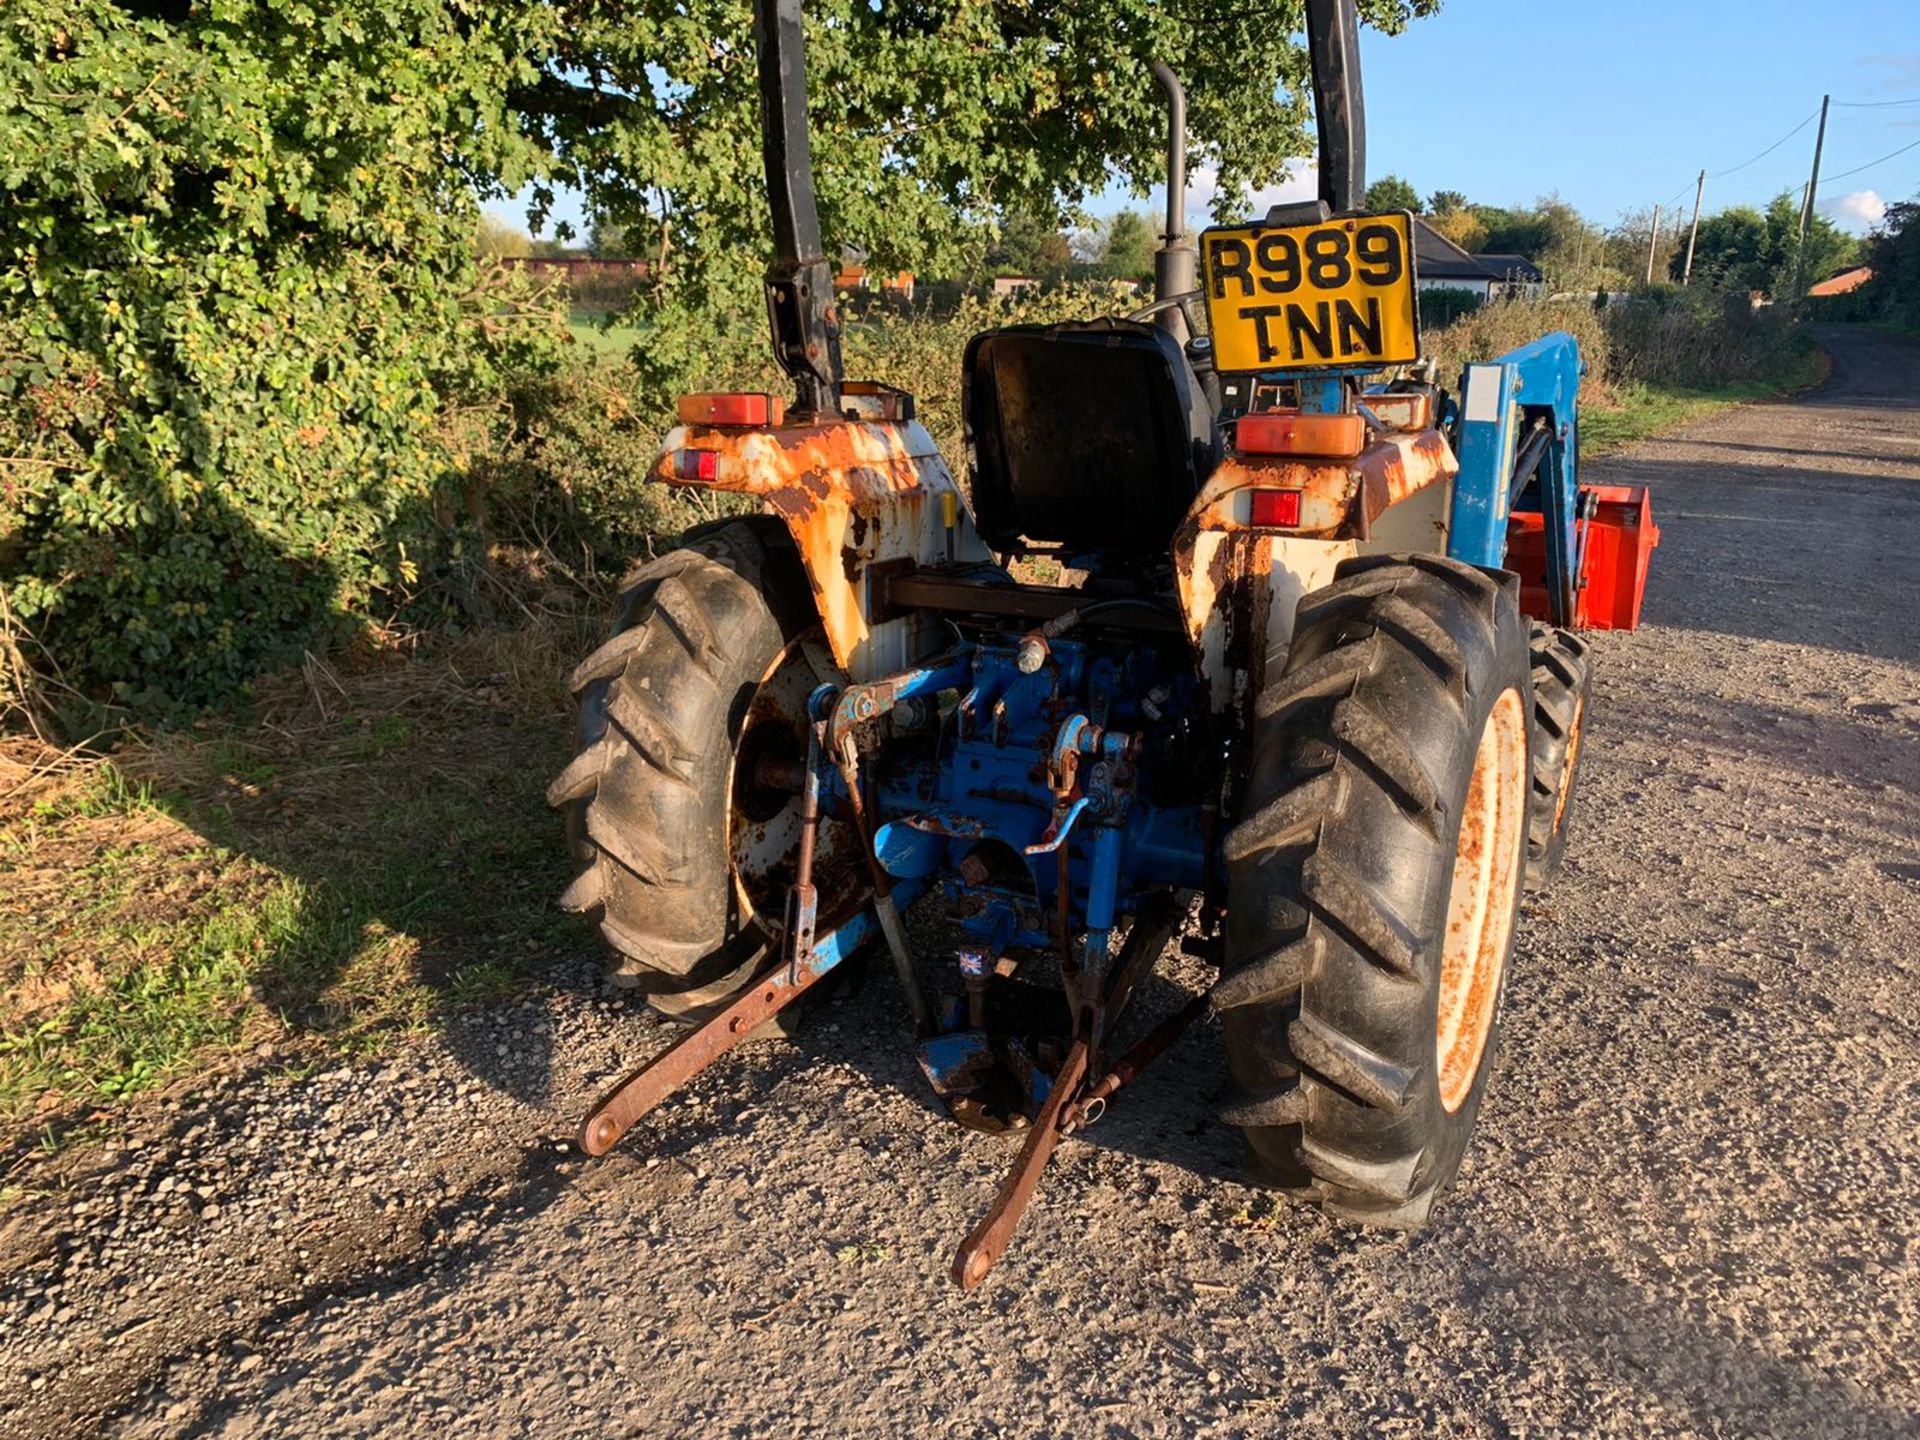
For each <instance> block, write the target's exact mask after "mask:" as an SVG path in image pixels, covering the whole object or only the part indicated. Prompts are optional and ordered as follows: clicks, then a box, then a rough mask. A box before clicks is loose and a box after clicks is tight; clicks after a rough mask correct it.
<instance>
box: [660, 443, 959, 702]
mask: <svg viewBox="0 0 1920 1440" xmlns="http://www.w3.org/2000/svg"><path fill="white" fill-rule="evenodd" d="M709 457H710V458H709ZM651 473H652V478H653V479H655V480H658V481H660V482H661V483H663V484H667V485H682V486H697V487H700V488H704V489H709V490H725V491H731V492H733V493H735V494H741V495H754V496H758V497H759V498H760V500H761V501H762V502H763V504H764V507H765V509H766V511H767V512H768V513H769V514H773V515H778V516H779V517H780V518H781V519H782V520H783V521H785V522H786V526H787V529H788V531H789V532H790V533H791V534H792V536H793V542H794V544H795V546H796V547H798V549H799V551H800V559H801V563H802V564H803V565H804V566H805V568H806V572H807V580H808V583H809V584H810V585H811V586H812V587H813V596H814V601H815V603H816V604H817V605H818V606H819V609H820V619H821V622H822V624H823V626H824V627H825V630H826V635H827V643H828V645H829V646H830V647H831V648H832V650H833V658H834V659H835V660H836V661H838V662H839V663H840V665H841V666H842V667H844V668H845V669H846V671H847V672H848V674H849V675H851V676H852V678H853V679H854V680H855V681H865V680H872V679H878V678H880V677H881V676H883V675H887V674H891V673H893V672H894V671H896V670H900V669H904V668H905V667H906V666H907V665H909V664H911V663H912V662H913V661H915V660H918V659H920V658H922V656H923V655H924V653H925V647H924V646H923V645H922V644H921V640H922V637H921V635H920V633H919V632H920V629H921V627H922V624H923V622H922V618H921V617H919V616H915V615H908V616H903V617H901V618H898V619H892V620H887V621H883V622H875V621H874V620H873V618H872V603H871V590H872V583H873V578H874V573H875V570H876V568H877V567H884V566H887V565H889V564H902V563H918V564H933V563H937V562H941V561H946V560H960V561H981V560H991V559H992V558H993V557H992V555H991V554H990V552H989V551H988V549H987V547H986V544H985V543H984V542H983V541H982V540H981V539H980V536H979V534H978V532H977V531H975V529H974V527H973V517H972V514H971V513H970V512H969V511H968V509H967V506H966V502H965V499H964V497H963V496H962V495H961V493H960V488H959V486H958V485H957V484H955V482H954V478H953V474H952V472H951V471H949V470H948V469H947V465H946V462H945V461H944V460H943V459H941V457H940V452H939V450H938V448H937V447H936V446H935V445H934V443H933V437H932V436H931V435H929V434H928V433H927V431H926V428H925V427H924V426H922V425H921V424H920V423H919V422H918V421H915V420H906V421H896V420H839V421H832V422H829V423H826V424H805V425H781V426H777V427H774V428H768V429H751V430H746V429H732V428H722V427H717V426H711V425H680V426H676V427H675V428H674V429H672V430H670V431H669V432H668V433H667V436H666V439H665V441H664V442H663V444H662V447H661V452H660V455H659V457H658V459H656V460H655V461H654V466H653V470H652V472H651Z"/></svg>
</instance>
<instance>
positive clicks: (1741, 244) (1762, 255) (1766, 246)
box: [1668, 194, 1859, 298]
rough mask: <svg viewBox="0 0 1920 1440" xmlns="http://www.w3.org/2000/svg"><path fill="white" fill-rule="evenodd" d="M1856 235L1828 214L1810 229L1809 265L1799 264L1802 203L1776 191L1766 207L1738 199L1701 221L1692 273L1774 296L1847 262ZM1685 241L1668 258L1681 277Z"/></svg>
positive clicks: (1707, 280)
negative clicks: (1760, 207) (1758, 208)
mask: <svg viewBox="0 0 1920 1440" xmlns="http://www.w3.org/2000/svg"><path fill="white" fill-rule="evenodd" d="M1858 251H1859V247H1858V245H1857V244H1856V243H1855V241H1854V240H1853V238H1852V237H1851V236H1849V235H1847V234H1846V233H1845V232H1843V231H1841V230H1840V229H1839V228H1838V227H1837V226H1835V225H1834V223H1833V222H1832V221H1831V220H1829V219H1827V218H1826V217H1825V216H1824V215H1815V216H1814V217H1813V220H1812V223H1811V224H1810V225H1809V226H1808V229H1807V239H1806V257H1805V261H1806V263H1805V265H1804V266H1802V264H1801V242H1800V207H1799V204H1798V203H1797V202H1796V201H1795V199H1794V198H1793V196H1792V195H1791V194H1780V195H1776V196H1774V198H1773V200H1772V201H1771V202H1770V203H1769V204H1768V205H1767V208H1766V210H1765V211H1764V212H1762V211H1758V210H1755V209H1753V208H1752V207H1751V206H1747V205H1738V206H1734V207H1733V208H1732V209H1728V210H1722V211H1720V212H1719V213H1718V214H1716V215H1709V216H1707V217H1706V218H1705V219H1704V220H1702V221H1701V222H1700V234H1699V238H1698V239H1697V241H1696V242H1695V245H1694V258H1693V278H1694V280H1695V281H1696V282H1705V283H1707V284H1709V285H1714V286H1717V287H1720V288H1724V289H1729V290H1759V291H1764V292H1766V293H1767V294H1769V295H1772V296H1775V297H1776V298H1780V297H1785V296H1788V295H1790V294H1792V293H1793V286H1794V283H1795V280H1796V278H1799V279H1800V280H1801V283H1803V284H1811V283H1812V282H1813V281H1815V280H1817V279H1820V278H1822V277H1823V276H1826V275H1830V274H1832V273H1833V272H1834V271H1836V270H1839V269H1841V268H1843V267H1844V266H1845V265H1846V264H1847V263H1849V262H1850V261H1851V260H1852V259H1854V257H1855V256H1856V255H1857V254H1858ZM1685 265H1686V259H1685V250H1684V247H1683V248H1682V249H1681V251H1680V253H1678V254H1677V255H1676V256H1675V257H1674V258H1673V260H1672V261H1671V262H1670V263H1669V266H1668V274H1669V275H1671V276H1672V277H1673V278H1674V279H1678V278H1679V277H1680V275H1681V273H1682V271H1683V270H1684V269H1685Z"/></svg>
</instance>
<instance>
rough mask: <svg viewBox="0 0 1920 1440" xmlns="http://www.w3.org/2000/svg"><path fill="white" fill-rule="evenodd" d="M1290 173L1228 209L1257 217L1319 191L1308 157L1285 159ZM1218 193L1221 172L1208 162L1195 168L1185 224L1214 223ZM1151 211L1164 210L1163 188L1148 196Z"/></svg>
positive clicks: (1189, 183) (1317, 171)
mask: <svg viewBox="0 0 1920 1440" xmlns="http://www.w3.org/2000/svg"><path fill="white" fill-rule="evenodd" d="M1287 168H1288V170H1289V172H1290V173H1289V174H1288V176H1287V178H1286V179H1285V180H1282V181H1281V182H1280V183H1279V184H1278V185H1264V186H1262V187H1261V188H1260V189H1258V190H1255V191H1254V192H1253V193H1252V194H1243V195H1242V196H1241V198H1240V201H1239V203H1238V204H1236V205H1234V206H1233V208H1232V210H1231V211H1230V212H1229V213H1230V214H1231V215H1232V216H1233V217H1234V218H1235V219H1249V220H1257V219H1259V218H1260V217H1261V216H1262V215H1265V214H1266V213H1267V210H1268V207H1270V206H1273V205H1283V204H1286V203H1287V202H1289V201H1293V200H1311V199H1313V198H1314V197H1315V196H1317V195H1318V194H1319V193H1320V167H1319V164H1318V163H1317V162H1316V161H1314V160H1310V159H1298V160H1292V161H1289V162H1288V167H1287ZM1219 194H1220V172H1219V170H1217V169H1216V168H1214V167H1213V166H1211V165H1202V166H1199V167H1198V168H1196V169H1195V170H1194V172H1193V174H1192V175H1190V176H1189V177H1188V178H1187V223H1188V224H1189V225H1191V226H1192V227H1193V228H1194V229H1196V230H1204V229H1205V228H1206V227H1207V226H1209V225H1211V224H1212V223H1213V202H1214V200H1215V198H1216V197H1217V196H1218V195H1219ZM1148 206H1149V208H1150V211H1151V213H1152V214H1153V215H1154V216H1155V217H1156V218H1158V217H1159V216H1160V215H1162V214H1164V213H1165V212H1166V208H1167V192H1166V187H1165V186H1162V185H1156V186H1154V187H1153V192H1152V194H1151V195H1150V196H1149V198H1148Z"/></svg>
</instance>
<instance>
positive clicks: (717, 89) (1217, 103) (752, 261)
mask: <svg viewBox="0 0 1920 1440" xmlns="http://www.w3.org/2000/svg"><path fill="white" fill-rule="evenodd" d="M519 3H521V4H529V5H530V4H532V3H533V0H519ZM1436 7H1437V0H1360V11H1361V14H1362V16H1363V17H1364V18H1365V19H1366V20H1367V21H1368V22H1369V23H1370V24H1372V25H1373V26H1375V27H1376V28H1378V29H1381V30H1385V31H1388V32H1397V31H1398V30H1400V29H1401V28H1403V26H1404V25H1405V24H1406V23H1407V22H1408V20H1409V19H1411V18H1412V17H1414V16H1416V15H1424V14H1427V13H1430V12H1431V11H1433V10H1434V9H1435V8H1436ZM542 8H543V9H544V8H545V7H542ZM554 8H555V9H558V7H554ZM1303 10H1304V6H1303V4H1302V0H1287V3H1285V4H1283V5H1281V6H1280V7H1279V9H1278V10H1276V9H1274V8H1273V7H1266V8H1249V7H1247V6H1245V5H1242V4H1238V3H1229V0H1188V3H1184V4H1182V5H1179V6H1166V5H1163V4H1160V3H1158V0H1114V3H1112V4H1105V5H997V4H993V5H989V4H980V5H952V4H946V3H933V0H908V3H904V4H897V5H896V4H888V5H874V4H871V3H869V0H814V3H810V4H809V5H808V7H807V37H808V41H809V49H808V54H807V70H808V76H807V78H808V93H809V114H810V118H811V124H812V130H813V135H814V141H815V143H814V147H813V160H814V166H815V173H816V184H817V189H818V194H819V203H820V214H821V223H822V229H823V233H824V235H825V238H826V243H827V249H828V253H829V254H837V253H839V251H840V249H841V248H842V247H846V246H852V247H856V248H858V249H860V250H862V251H864V252H866V253H867V254H868V255H869V256H870V257H871V263H872V264H873V266H874V267H875V268H876V269H879V270H883V271H884V270H893V269H912V270H916V271H919V272H921V273H923V274H930V273H939V272H940V271H943V270H945V271H948V272H952V271H955V270H957V269H958V268H960V267H961V266H962V265H963V264H964V263H966V262H967V261H968V260H970V259H973V258H974V257H978V256H979V255H981V254H982V253H983V252H984V250H985V245H984V244H983V243H982V236H983V235H984V234H985V233H986V232H988V231H990V229H991V228H992V225H993V222H994V220H995V218H996V217H997V216H1000V215H1004V214H1007V213H1010V212H1012V211H1014V210H1019V209H1030V210H1032V211H1034V212H1035V213H1037V214H1039V215H1040V216H1042V217H1044V218H1046V219H1048V220H1050V221H1051V222H1053V223H1055V224H1059V223H1062V222H1064V221H1065V220H1067V219H1068V218H1070V217H1071V216H1072V215H1073V214H1074V213H1076V212H1077V210H1078V209H1079V207H1081V206H1082V205H1084V203H1085V202H1086V201H1087V200H1089V199H1090V198H1092V197H1093V196H1095V195H1098V194H1099V193H1101V192H1102V191H1103V190H1105V189H1106V188H1107V187H1108V185H1109V184H1110V183H1112V180H1113V178H1114V176H1115V175H1116V174H1117V175H1118V176H1120V177H1121V178H1122V179H1123V180H1124V181H1126V182H1128V183H1131V184H1132V185H1133V186H1135V187H1137V188H1138V189H1139V190H1140V191H1142V192H1144V190H1145V189H1146V188H1148V187H1150V186H1151V185H1153V184H1155V183H1157V182H1158V181H1159V180H1160V179H1161V178H1162V172H1163V170H1164V166H1165V160H1164V156H1163V154H1162V144H1163V137H1164V134H1165V130H1166V116H1165V110H1164V108H1163V102H1162V99H1161V97H1160V95H1159V92H1158V90H1157V89H1156V87H1155V86H1154V83H1153V80H1152V76H1151V73H1150V66H1151V63H1152V62H1153V61H1154V60H1156V59H1158V60H1164V61H1166V62H1167V63H1168V64H1170V65H1171V66H1172V67H1173V68H1174V70H1175V71H1176V72H1178V73H1179V74H1180V76H1181V77H1182V79H1184V80H1185V82H1186V86H1187V91H1188V94H1189V96H1190V97H1191V103H1190V108H1189V110H1188V115H1187V120H1188V128H1189V143H1190V149H1189V153H1190V154H1191V155H1193V156H1194V157H1196V160H1197V158H1198V157H1199V156H1203V155H1204V156H1205V157H1206V158H1207V163H1208V164H1209V165H1212V166H1215V167H1217V170H1218V176H1219V182H1218V197H1217V199H1216V201H1215V211H1216V213H1217V214H1218V215H1219V216H1220V217H1222V218H1229V217H1231V216H1232V215H1234V214H1235V213H1236V212H1237V211H1238V210H1239V209H1240V208H1241V205H1242V200H1243V197H1244V196H1245V194H1246V193H1247V192H1248V191H1249V190H1250V189H1252V188H1254V187H1257V186H1261V185H1268V184H1273V183H1276V182H1278V181H1279V180H1280V179H1282V178H1283V177H1284V174H1285V171H1286V167H1287V157H1288V156H1293V155H1300V154H1304V153H1306V152H1307V151H1308V150H1309V149H1310V148H1311V137H1310V134H1309V131H1308V119H1309V116H1310V108H1309V101H1308V97H1309V94H1310V92H1311V84H1310V78H1309V66H1308V63H1307V57H1306V52H1305V50H1304V48H1303V47H1301V46H1300V45H1299V44H1297V43H1294V42H1292V41H1289V40H1288V39H1286V38H1284V37H1287V36H1290V35H1297V34H1298V33H1299V32H1300V30H1301V29H1302V28H1303ZM489 13H491V12H489ZM565 19H566V23H565V27H564V33H562V34H561V35H560V37H559V39H558V41H557V43H556V44H555V45H554V46H553V48H552V49H551V50H549V51H546V52H544V53H539V54H531V55H529V56H528V57H527V63H525V64H524V65H523V66H522V78H521V83H520V84H519V85H518V86H517V88H516V90H515V96H514V98H515V103H516V105H517V107H518V109H519V111H520V113H521V115H522V117H523V118H524V120H525V122H526V124H527V125H528V126H529V128H530V130H531V133H532V134H533V135H534V136H535V137H536V138H537V139H538V140H539V141H540V142H541V143H542V144H543V145H544V146H545V148H546V150H547V152H548V153H549V155H550V156H551V157H552V161H551V176H552V179H553V180H554V181H565V182H567V183H570V184H573V185H575V186H578V187H579V188H581V189H582V190H584V191H585V192H586V193H587V196H588V205H589V208H590V210H592V211H593V212H595V213H599V214H604V215H606V216H607V217H608V218H609V219H611V220H613V221H616V222H618V223H620V224H623V225H625V226H626V227H627V230H628V233H629V235H630V236H631V237H632V238H633V242H634V244H635V246H636V247H637V248H638V249H639V250H640V251H641V252H642V253H644V254H645V255H646V256H647V257H648V258H649V259H653V258H656V257H664V259H665V264H664V266H662V267H661V268H660V270H659V271H658V272H657V273H656V274H655V276H654V277H653V283H652V284H651V285H650V286H649V287H648V288H647V289H646V290H645V291H643V292H642V293H643V297H644V300H643V304H644V307H645V308H646V309H647V310H649V311H652V312H655V314H654V315H653V316H652V317H651V318H653V319H656V320H657V319H659V318H661V317H662V315H663V314H664V312H669V311H671V312H676V313H677V315H678V316H679V317H680V318H679V319H677V320H676V321H675V322H674V323H673V324H671V325H660V324H656V325H654V327H653V335H652V337H651V338H650V341H649V344H648V345H647V347H646V348H645V351H644V353H643V354H642V355H641V356H640V357H639V360H640V362H641V363H642V364H643V367H644V369H645V372H646V376H645V378H647V379H648V380H649V381H651V382H652V384H653V385H654V386H655V387H658V388H667V389H670V388H671V387H672V386H674V385H676V384H684V383H686V382H687V381H688V380H690V379H691V378H692V376H693V375H694V374H697V373H698V371H699V370H701V369H703V368H705V367H706V366H708V365H709V364H710V363H711V359H712V356H713V354H714V351H715V347H716V345H726V344H728V343H733V338H734V337H740V338H742V339H744V338H745V337H747V336H751V337H752V339H751V342H749V343H756V344H757V343H760V342H759V337H760V336H761V334H762V333H763V332H764V327H765V323H766V322H765V314H764V309H763V307H762V303H761V300H760V296H759V284H760V277H761V275H762V273H763V271H764V270H765V267H766V259H767V226H768V218H767V204H766V189H765V185H764V182H763V179H762V175H761V170H760V110H759V104H758V98H757V90H756V85H755V69H756V67H755V62H754V52H753V45H752V38H751V35H750V33H749V30H748V26H747V23H746V20H747V8H746V6H745V5H744V4H742V3H741V0H620V3H614V0H579V3H577V4H571V5H569V6H567V7H565ZM545 198H547V199H550V198H551V196H550V194H549V195H548V196H546V197H545Z"/></svg>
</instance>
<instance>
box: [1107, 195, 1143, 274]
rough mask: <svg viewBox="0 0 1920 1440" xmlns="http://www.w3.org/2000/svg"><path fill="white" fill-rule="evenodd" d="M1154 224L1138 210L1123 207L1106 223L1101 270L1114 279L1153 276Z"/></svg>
mask: <svg viewBox="0 0 1920 1440" xmlns="http://www.w3.org/2000/svg"><path fill="white" fill-rule="evenodd" d="M1154 244H1155V237H1154V233H1153V226H1152V225H1151V224H1150V223H1148V220H1147V217H1146V216H1144V215H1142V214H1140V213H1139V212H1138V211H1137V210H1122V211H1121V212H1120V213H1119V214H1118V215H1115V216H1114V217H1113V218H1112V219H1111V220H1109V221H1108V222H1107V223H1106V226H1105V229H1104V231H1103V233H1102V235H1101V240H1100V272H1101V273H1102V274H1103V275H1106V276H1108V277H1109V278H1110V279H1114V280H1150V279H1152V278H1153V249H1154Z"/></svg>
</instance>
